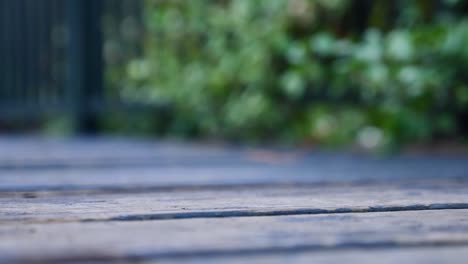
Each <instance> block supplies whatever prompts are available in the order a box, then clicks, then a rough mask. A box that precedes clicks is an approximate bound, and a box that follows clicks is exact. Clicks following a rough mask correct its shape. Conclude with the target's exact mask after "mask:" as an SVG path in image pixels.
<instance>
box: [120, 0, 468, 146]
mask: <svg viewBox="0 0 468 264" xmlns="http://www.w3.org/2000/svg"><path fill="white" fill-rule="evenodd" d="M467 10H468V8H467V4H465V3H464V1H457V0H445V1H387V0H376V1H364V0H363V1H358V0H356V1H351V0H190V1H184V0H153V1H147V2H146V7H145V11H144V12H145V15H144V24H145V30H146V33H145V35H144V52H143V55H142V56H141V57H139V58H137V59H135V60H133V61H131V62H130V63H129V64H128V65H127V67H126V72H125V76H124V77H121V79H122V84H121V85H122V87H123V88H122V91H121V96H122V97H123V99H125V100H127V101H137V102H145V103H149V104H155V105H160V104H164V105H168V106H169V107H170V109H171V112H170V115H169V116H165V117H164V118H165V119H164V120H165V122H164V123H162V124H161V126H164V128H159V129H157V130H158V131H160V132H161V133H167V134H171V135H179V136H198V137H222V138H229V139H240V140H280V141H289V142H308V143H317V142H318V143H326V144H332V145H336V144H344V143H353V142H356V143H357V144H359V145H360V146H362V147H365V148H370V149H374V148H379V147H385V146H395V145H399V144H402V143H408V142H414V141H424V142H427V141H431V140H434V139H436V138H444V137H453V136H457V135H460V134H461V133H462V132H463V129H466V127H465V128H464V127H463V126H464V124H463V117H464V116H466V113H467V107H468V87H467V85H468V82H467V80H468V75H467V74H466V72H467V70H468V64H467V62H468V49H467V48H466V47H468V19H464V14H466V13H467ZM157 118H158V117H155V119H157ZM148 122H151V120H149V121H148ZM160 123H161V122H160ZM464 132H466V130H465V131H464Z"/></svg>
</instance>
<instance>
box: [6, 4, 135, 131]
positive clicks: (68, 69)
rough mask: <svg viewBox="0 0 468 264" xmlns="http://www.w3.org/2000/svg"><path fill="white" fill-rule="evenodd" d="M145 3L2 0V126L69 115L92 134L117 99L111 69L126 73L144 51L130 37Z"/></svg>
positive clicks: (117, 94)
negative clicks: (99, 118)
mask: <svg viewBox="0 0 468 264" xmlns="http://www.w3.org/2000/svg"><path fill="white" fill-rule="evenodd" d="M141 3H142V1H141V0H0V121H1V120H21V119H25V118H28V119H31V118H41V117H43V116H44V115H48V114H54V113H61V114H63V113H67V114H69V115H70V116H72V117H73V118H75V119H76V120H77V121H78V124H80V126H81V128H82V129H84V130H92V129H94V128H95V124H94V123H95V121H94V119H95V116H96V113H98V112H100V111H102V110H103V109H104V108H106V107H107V106H108V105H115V104H118V101H119V89H118V88H116V87H113V84H112V83H108V82H106V81H105V80H103V79H104V78H103V76H104V74H105V72H106V71H107V70H108V69H107V68H106V67H105V66H106V65H107V66H109V67H122V65H123V64H125V60H126V59H128V58H129V57H131V56H136V52H137V51H138V45H139V44H138V40H137V39H133V41H130V42H131V43H128V42H129V41H128V40H127V41H126V40H125V39H126V37H125V34H127V35H128V33H125V32H124V31H125V26H126V25H127V28H128V24H131V23H133V24H138V21H139V14H140V11H141V10H140V5H141ZM132 21H133V22H132ZM127 38H128V37H127ZM112 43H114V44H115V43H117V44H115V45H114V46H113V47H114V48H113V49H114V51H115V50H117V51H116V52H117V53H119V55H118V56H117V57H118V58H117V59H116V58H112V56H113V55H112ZM129 45H130V46H131V48H128V46H129ZM106 46H110V47H111V48H107V49H108V50H109V49H110V50H111V51H108V52H107V53H108V55H107V56H105V55H106V54H103V52H105V51H106ZM123 46H126V48H122V47H123ZM128 50H131V52H129V51H128ZM116 52H114V53H116ZM109 54H110V55H109ZM114 57H115V56H114ZM111 70H112V69H111Z"/></svg>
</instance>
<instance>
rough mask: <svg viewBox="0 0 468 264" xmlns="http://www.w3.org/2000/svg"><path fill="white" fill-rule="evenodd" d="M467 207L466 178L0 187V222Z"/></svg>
mask: <svg viewBox="0 0 468 264" xmlns="http://www.w3.org/2000/svg"><path fill="white" fill-rule="evenodd" d="M450 208H468V184H466V183H460V182H457V181H449V180H440V181H438V182H431V183H425V184H407V183H405V182H403V183H396V182H394V183H388V184H386V185H381V184H367V185H363V184H357V185H346V184H343V185H305V186H304V185H286V186H274V185H273V186H263V187H260V186H250V187H249V186H243V187H237V188H235V187H231V188H224V189H223V188H220V189H216V188H214V189H213V188H201V189H199V188H192V189H177V188H176V189H168V190H158V191H139V190H133V191H132V192H102V191H101V192H99V191H97V192H84V191H76V192H70V191H65V192H7V193H3V194H2V193H1V192H0V223H5V222H17V221H25V222H52V221H58V222H60V221H83V220H122V221H129V220H145V219H170V218H203V217H205V218H206V217H227V216H256V215H257V216H259V215H280V214H325V213H340V212H376V211H403V210H436V209H450Z"/></svg>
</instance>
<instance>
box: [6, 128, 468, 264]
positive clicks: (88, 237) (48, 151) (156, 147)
mask: <svg viewBox="0 0 468 264" xmlns="http://www.w3.org/2000/svg"><path fill="white" fill-rule="evenodd" d="M467 258H468V156H463V155H448V154H445V155H441V154H439V155H436V154H406V155H401V156H398V157H392V158H379V157H370V156H366V155H363V154H351V153H333V152H328V151H305V150H300V149H272V148H270V149H266V148H241V147H232V146H217V145H195V144H180V143H174V142H173V143H161V142H152V141H145V140H121V139H109V138H87V139H86V138H81V139H44V138H37V137H0V263H187V262H188V263H245V262H250V263H286V262H289V263H314V262H318V263H396V262H397V263H467V262H466V261H467Z"/></svg>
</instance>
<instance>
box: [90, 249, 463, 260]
mask: <svg viewBox="0 0 468 264" xmlns="http://www.w3.org/2000/svg"><path fill="white" fill-rule="evenodd" d="M467 258H468V247H466V246H462V247H440V248H437V247H426V248H393V249H360V250H359V249H358V250H356V249H355V250H349V249H348V250H341V251H325V252H324V251H321V252H288V253H284V252H281V253H278V254H274V253H270V254H251V255H247V256H245V255H243V256H221V257H220V256H217V257H209V256H206V257H195V258H181V259H172V260H148V261H145V262H142V263H141V264H162V263H165V264H178V263H184V264H186V263H189V264H211V263H213V264H214V263H216V264H217V263H223V264H243V263H256V264H284V263H296V264H310V263H337V264H342V263H346V264H366V263H379V264H394V263H399V264H415V263H452V264H465V263H466V259H467ZM123 263H127V262H123ZM95 264H98V263H95Z"/></svg>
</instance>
